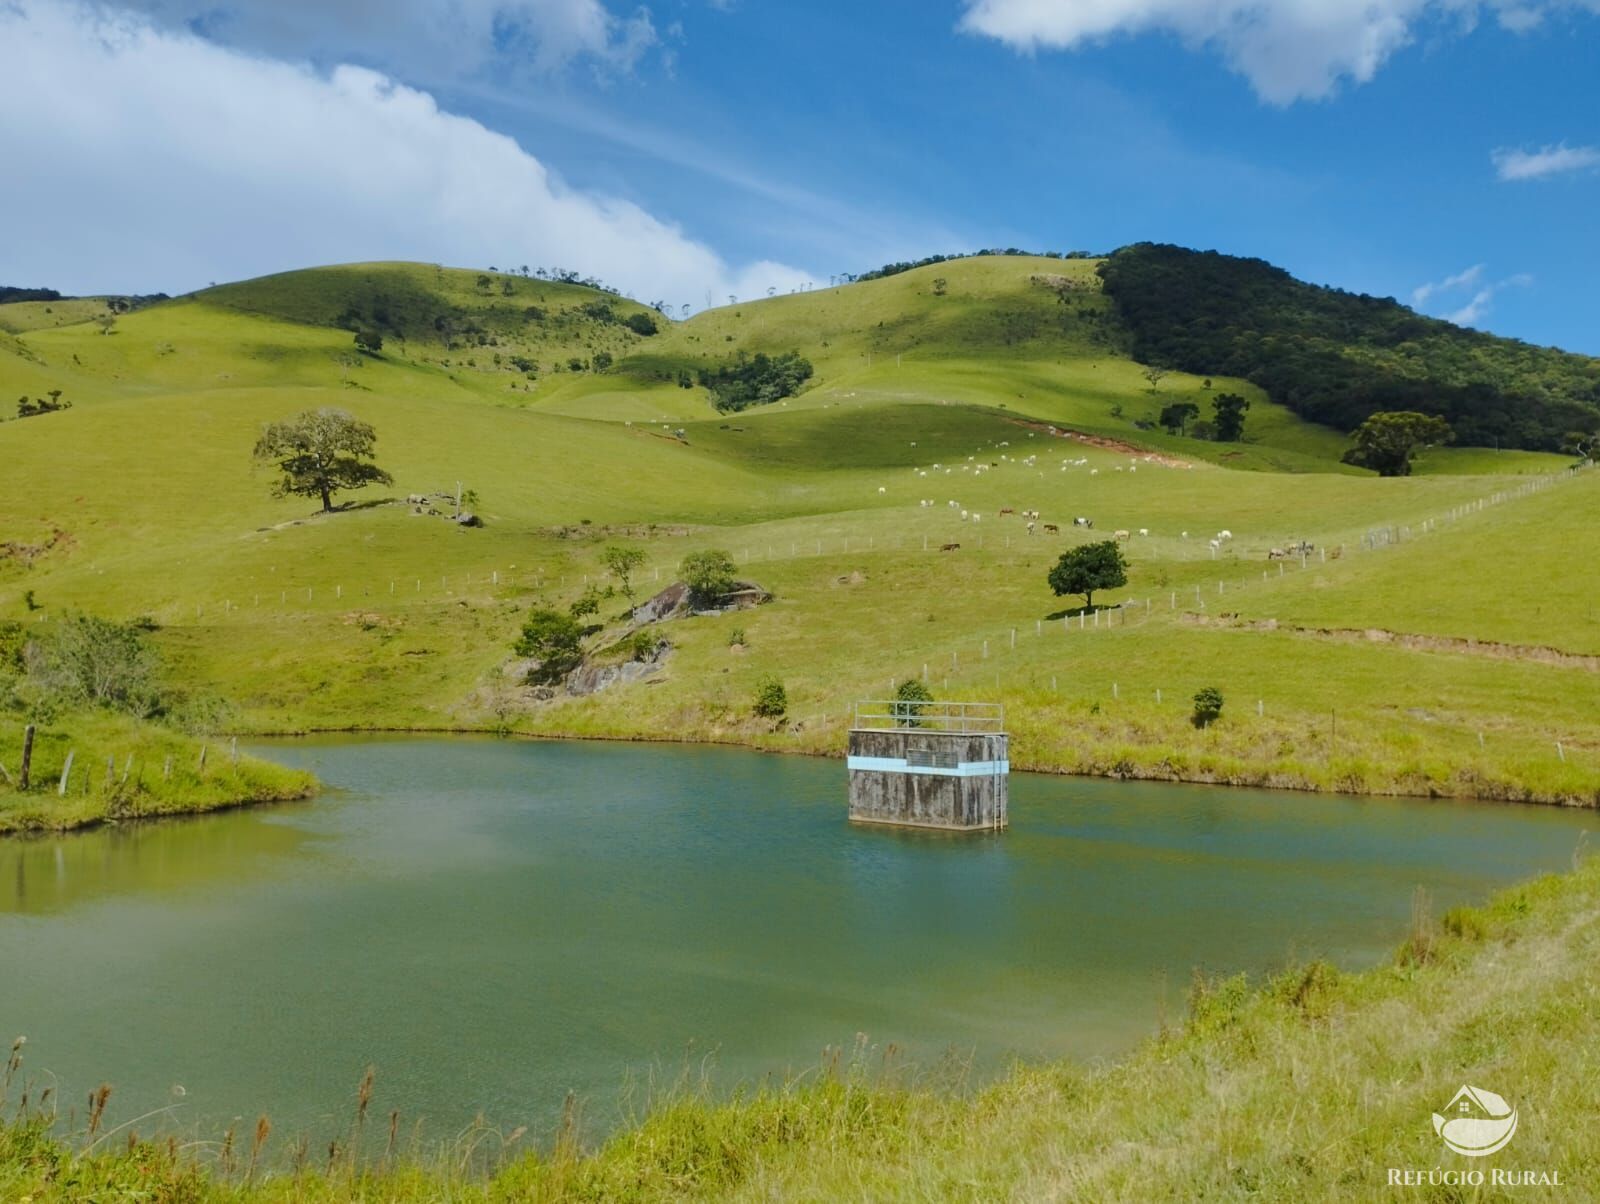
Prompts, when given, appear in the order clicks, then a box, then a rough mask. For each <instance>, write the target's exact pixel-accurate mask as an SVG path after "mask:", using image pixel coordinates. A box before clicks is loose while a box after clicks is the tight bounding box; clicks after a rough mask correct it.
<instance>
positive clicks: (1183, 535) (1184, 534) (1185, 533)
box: [1178, 531, 1189, 539]
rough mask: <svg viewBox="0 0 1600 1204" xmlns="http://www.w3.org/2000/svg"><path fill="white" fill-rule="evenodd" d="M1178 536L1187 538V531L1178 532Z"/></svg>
mask: <svg viewBox="0 0 1600 1204" xmlns="http://www.w3.org/2000/svg"><path fill="white" fill-rule="evenodd" d="M1178 538H1179V539H1188V538H1189V533H1188V532H1187V531H1184V532H1182V533H1180V534H1179V536H1178Z"/></svg>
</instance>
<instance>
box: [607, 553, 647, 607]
mask: <svg viewBox="0 0 1600 1204" xmlns="http://www.w3.org/2000/svg"><path fill="white" fill-rule="evenodd" d="M600 563H601V564H603V565H605V569H606V572H608V573H610V574H611V575H612V576H613V577H615V578H616V579H617V588H618V589H620V590H621V591H622V596H623V597H624V598H626V599H628V601H630V602H632V601H633V575H634V573H636V572H638V571H639V570H640V569H641V568H643V567H644V550H643V549H642V548H623V547H618V546H616V545H615V544H613V545H612V546H610V547H608V548H606V549H605V550H604V551H603V552H601V553H600Z"/></svg>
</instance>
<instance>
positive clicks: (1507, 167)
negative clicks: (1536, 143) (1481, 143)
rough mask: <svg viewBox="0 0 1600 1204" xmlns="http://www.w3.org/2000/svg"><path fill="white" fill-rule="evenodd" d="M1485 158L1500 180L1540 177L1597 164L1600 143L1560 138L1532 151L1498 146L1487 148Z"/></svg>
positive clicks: (1585, 169)
mask: <svg viewBox="0 0 1600 1204" xmlns="http://www.w3.org/2000/svg"><path fill="white" fill-rule="evenodd" d="M1489 158H1490V159H1491V160H1493V162H1494V170H1495V175H1496V176H1498V177H1499V178H1500V179H1501V180H1543V179H1547V178H1548V177H1550V176H1560V175H1566V174H1568V173H1569V172H1574V171H1593V170H1594V169H1595V168H1597V167H1600V146H1568V145H1567V144H1566V143H1565V142H1562V143H1559V144H1557V145H1556V146H1546V147H1543V148H1541V149H1539V150H1536V151H1526V150H1517V149H1513V148H1506V147H1502V148H1500V149H1499V150H1495V151H1491V152H1490V154H1489Z"/></svg>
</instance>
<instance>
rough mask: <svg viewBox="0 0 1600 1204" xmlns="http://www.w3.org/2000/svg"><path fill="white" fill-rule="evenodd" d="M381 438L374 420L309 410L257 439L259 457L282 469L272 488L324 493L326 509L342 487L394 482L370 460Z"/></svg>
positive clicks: (284, 492)
mask: <svg viewBox="0 0 1600 1204" xmlns="http://www.w3.org/2000/svg"><path fill="white" fill-rule="evenodd" d="M377 441H378V436H377V433H376V432H375V431H373V429H372V427H371V426H370V425H369V424H367V423H365V422H359V421H357V420H356V419H355V418H354V417H352V416H351V415H350V414H348V413H346V412H345V411H344V410H333V409H323V410H307V411H305V413H303V414H301V415H300V416H299V417H297V418H291V419H289V420H287V421H285V422H274V423H272V424H271V425H269V426H267V427H266V428H265V429H263V430H262V432H261V438H260V439H258V440H256V449H255V458H256V459H257V460H260V461H273V462H275V463H276V464H277V466H278V468H279V469H281V470H282V472H283V476H282V478H281V479H280V480H279V481H278V483H277V484H276V485H275V486H274V487H273V493H274V494H275V495H277V496H278V497H315V498H321V499H322V510H323V513H324V514H326V513H328V512H330V511H331V510H332V509H333V495H334V494H335V493H337V492H339V491H340V490H341V489H360V488H361V487H362V486H363V485H388V484H391V483H392V482H393V480H394V478H393V477H391V476H390V475H389V474H388V473H386V472H384V471H383V469H381V468H379V467H378V466H377V465H376V464H373V463H371V460H372V456H373V450H372V449H373V446H374V445H375V444H376V443H377Z"/></svg>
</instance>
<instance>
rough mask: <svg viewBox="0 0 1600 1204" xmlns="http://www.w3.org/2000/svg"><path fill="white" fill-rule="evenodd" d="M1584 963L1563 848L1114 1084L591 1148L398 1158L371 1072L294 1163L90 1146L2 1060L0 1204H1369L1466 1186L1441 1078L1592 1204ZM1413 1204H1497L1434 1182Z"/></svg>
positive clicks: (844, 1086)
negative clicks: (1371, 955)
mask: <svg viewBox="0 0 1600 1204" xmlns="http://www.w3.org/2000/svg"><path fill="white" fill-rule="evenodd" d="M1581 848H1582V846H1581V845H1580V851H1581ZM1597 965H1600V861H1597V860H1595V859H1592V858H1591V859H1588V860H1585V861H1582V862H1581V863H1580V862H1579V859H1578V853H1577V852H1575V854H1574V870H1573V872H1572V873H1570V874H1565V875H1560V876H1553V877H1546V878H1542V879H1539V880H1537V881H1534V882H1531V883H1528V884H1525V885H1523V886H1519V887H1516V888H1513V889H1511V890H1509V891H1506V892H1504V893H1502V894H1501V895H1499V896H1498V897H1497V898H1496V899H1495V900H1494V901H1493V902H1492V903H1491V904H1489V905H1488V906H1486V907H1483V908H1463V909H1458V910H1456V911H1452V912H1450V913H1448V914H1447V915H1446V916H1444V917H1443V918H1442V920H1440V921H1438V922H1436V921H1435V920H1434V919H1433V918H1432V916H1431V909H1430V908H1429V906H1428V905H1427V901H1426V898H1425V897H1424V896H1420V895H1419V896H1418V898H1417V900H1416V905H1415V907H1414V910H1413V921H1412V927H1411V931H1410V933H1409V934H1408V936H1407V939H1406V941H1405V944H1404V945H1403V946H1402V948H1401V949H1400V950H1399V951H1397V954H1396V956H1395V958H1394V959H1393V961H1392V962H1391V964H1389V965H1386V966H1383V967H1380V968H1378V969H1375V970H1372V971H1369V972H1366V973H1362V974H1354V975H1351V974H1344V973H1341V972H1340V971H1338V970H1337V969H1335V968H1334V967H1332V966H1330V965H1329V964H1327V963H1326V962H1313V963H1311V964H1309V965H1301V966H1295V967H1293V968H1291V969H1287V970H1285V971H1283V972H1282V973H1280V974H1278V975H1276V976H1275V977H1273V978H1271V979H1270V980H1268V981H1267V982H1265V983H1262V984H1257V985H1256V986H1254V987H1252V986H1250V985H1248V984H1247V983H1246V981H1245V979H1244V978H1243V977H1242V976H1235V977H1230V978H1221V979H1214V978H1209V977H1207V976H1205V975H1204V974H1197V976H1196V978H1195V981H1194V984H1193V986H1192V987H1191V990H1190V998H1189V1015H1188V1020H1187V1022H1186V1024H1185V1025H1184V1026H1183V1027H1182V1028H1181V1030H1177V1031H1163V1032H1162V1033H1161V1034H1160V1035H1158V1036H1157V1037H1154V1038H1152V1039H1151V1040H1150V1041H1148V1042H1147V1043H1146V1044H1144V1045H1143V1046H1142V1047H1140V1048H1139V1049H1137V1050H1136V1051H1134V1052H1133V1053H1132V1054H1131V1055H1129V1056H1128V1057H1127V1058H1125V1059H1122V1060H1120V1061H1117V1062H1113V1063H1110V1064H1106V1065H1096V1066H1089V1067H1083V1066H1076V1065H1072V1064H1069V1063H1051V1064H1044V1065H1038V1066H1019V1067H1017V1068H1015V1069H1014V1070H1013V1071H1012V1072H1011V1073H1010V1074H1009V1075H1007V1076H1005V1077H1004V1078H1002V1079H1001V1080H1000V1081H998V1082H996V1083H994V1084H992V1085H990V1086H988V1087H986V1088H983V1089H982V1090H979V1091H977V1092H952V1091H949V1090H941V1089H937V1088H935V1087H933V1086H931V1085H929V1084H927V1083H925V1082H918V1081H908V1080H907V1078H906V1076H904V1075H903V1074H900V1073H897V1072H895V1070H894V1068H893V1065H892V1059H891V1060H890V1061H889V1062H888V1063H887V1064H885V1063H883V1062H878V1061H874V1060H872V1059H868V1058H864V1057H862V1056H861V1055H862V1052H863V1049H864V1048H865V1047H862V1049H858V1050H857V1052H856V1056H854V1057H845V1056H842V1055H841V1056H839V1057H836V1058H833V1059H831V1060H829V1061H828V1062H826V1063H825V1064H824V1065H823V1066H822V1067H820V1068H819V1069H818V1070H817V1072H815V1073H814V1074H812V1075H809V1076H805V1077H804V1078H801V1079H798V1080H795V1081H791V1082H788V1083H785V1084H783V1085H781V1086H766V1087H759V1088H752V1089H750V1090H748V1091H746V1092H744V1093H743V1094H740V1095H737V1096H735V1097H734V1098H732V1099H717V1098H715V1097H713V1096H712V1095H711V1094H710V1093H709V1092H707V1091H706V1090H705V1089H704V1087H703V1085H702V1082H701V1081H700V1080H698V1079H696V1078H695V1077H694V1076H689V1077H688V1078H685V1079H682V1080H680V1081H678V1082H677V1083H675V1084H672V1085H671V1087H670V1088H669V1089H666V1090H662V1091H658V1092H656V1091H653V1092H651V1093H650V1098H649V1099H648V1100H646V1101H645V1106H644V1108H643V1110H642V1113H641V1115H640V1117H639V1118H638V1119H637V1120H636V1122H635V1123H632V1124H631V1125H629V1126H628V1127H626V1128H625V1129H623V1130H622V1131H621V1132H619V1133H617V1134H616V1135H614V1136H612V1137H610V1138H609V1139H607V1140H606V1141H604V1142H603V1143H601V1144H600V1145H598V1146H595V1147H585V1146H584V1145H583V1143H582V1142H581V1141H580V1140H579V1123H578V1115H577V1108H576V1105H575V1104H573V1103H571V1102H570V1101H569V1106H568V1108H567V1111H566V1114H565V1116H564V1118H563V1121H562V1123H561V1125H560V1128H559V1130H558V1131H557V1132H556V1133H554V1134H551V1135H548V1137H547V1139H546V1140H545V1141H543V1142H541V1143H538V1144H539V1148H538V1149H525V1148H524V1145H525V1140H524V1139H525V1138H526V1136H527V1135H526V1134H525V1133H523V1132H521V1131H514V1132H512V1133H509V1134H504V1135H502V1134H500V1133H499V1132H498V1131H496V1130H493V1129H491V1128H489V1127H488V1126H486V1125H483V1124H481V1123H479V1124H475V1125H473V1126H471V1127H469V1128H468V1129H467V1130H464V1131H463V1132H462V1133H460V1134H458V1135H456V1136H455V1137H454V1138H453V1139H451V1140H449V1141H446V1142H442V1143H438V1144H436V1145H434V1146H432V1147H430V1148H424V1146H423V1145H422V1144H421V1143H420V1142H418V1141H415V1140H413V1141H406V1140H402V1139H399V1138H398V1137H397V1133H398V1132H399V1131H400V1129H401V1126H400V1123H399V1118H397V1117H395V1116H393V1114H390V1116H389V1119H388V1121H387V1124H386V1125H377V1124H376V1123H375V1121H374V1119H373V1118H372V1116H369V1108H370V1105H371V1103H372V1101H373V1099H374V1098H375V1096H374V1094H373V1080H372V1079H371V1078H370V1077H368V1078H366V1079H364V1080H363V1083H362V1085H361V1086H360V1087H358V1089H357V1092H356V1096H355V1100H354V1104H353V1107H352V1111H351V1121H350V1124H349V1127H348V1128H347V1129H346V1130H345V1131H344V1132H343V1133H341V1134H338V1135H336V1136H335V1137H333V1138H332V1139H331V1140H325V1142H319V1143H318V1144H315V1145H313V1144H311V1143H309V1142H308V1141H306V1140H304V1139H301V1140H297V1141H293V1140H292V1141H289V1142H285V1143H283V1144H281V1145H280V1144H276V1143H277V1142H278V1141H279V1139H278V1138H277V1137H276V1136H275V1135H274V1134H273V1131H272V1129H271V1127H270V1123H269V1122H266V1121H265V1120H262V1121H258V1122H257V1123H256V1125H255V1127H254V1129H250V1130H247V1131H245V1132H244V1133H243V1134H242V1135H238V1136H236V1135H229V1136H226V1137H225V1138H224V1139H223V1141H222V1142H220V1143H218V1142H194V1141H188V1142H186V1141H183V1140H180V1139H178V1138H173V1137H167V1138H161V1139H155V1140H152V1139H146V1138H141V1137H139V1136H138V1135H137V1134H136V1133H135V1132H133V1129H134V1128H136V1127H137V1124H135V1123H133V1122H122V1123H121V1124H120V1125H111V1124H110V1123H109V1120H110V1118H109V1114H108V1112H107V1108H106V1101H105V1099H104V1097H103V1095H97V1097H95V1098H97V1099H98V1100H99V1105H98V1107H96V1104H95V1099H91V1100H90V1101H89V1102H88V1104H87V1105H86V1106H85V1105H80V1106H76V1107H71V1108H68V1107H66V1106H65V1105H64V1103H63V1101H59V1100H42V1099H40V1098H38V1097H35V1098H33V1099H30V1100H26V1102H24V1098H23V1096H19V1094H18V1084H19V1083H21V1081H22V1079H21V1076H20V1075H19V1074H18V1062H17V1058H18V1055H19V1053H20V1051H14V1053H13V1058H12V1061H11V1063H10V1064H9V1065H8V1071H7V1074H6V1085H5V1092H6V1094H5V1096H4V1103H3V1104H0V1107H3V1108H4V1111H5V1119H4V1122H3V1123H0V1198H5V1199H7V1200H11V1199H24V1198H26V1199H30V1200H31V1201H34V1202H35V1204H45V1202H47V1201H68V1200H71V1201H77V1200H83V1199H119V1200H120V1199H140V1200H153V1201H202V1202H211V1201H238V1202H240V1204H277V1202H290V1201H293V1202H296V1204H299V1202H322V1201H343V1200H360V1201H395V1202H408V1201H438V1200H445V1201H462V1202H466V1201H481V1202H484V1204H488V1202H502V1201H506V1202H509V1201H556V1200H594V1201H600V1200H607V1201H609V1200H647V1201H648V1200H670V1199H691V1198H692V1199H706V1198H712V1199H763V1200H765V1199H783V1200H842V1199H915V1200H930V1199H938V1200H946V1199H951V1200H1012V1199H1023V1200H1032V1199H1070V1200H1096V1201H1099V1200H1138V1201H1146V1200H1190V1199H1200V1198H1204V1199H1224V1200H1228V1199H1272V1200H1349V1199H1369V1198H1379V1197H1383V1196H1385V1195H1386V1194H1387V1193H1388V1191H1389V1189H1388V1187H1387V1183H1388V1171H1389V1168H1391V1167H1394V1168H1412V1169H1416V1168H1420V1169H1421V1170H1422V1171H1423V1172H1424V1175H1426V1172H1427V1171H1428V1170H1430V1169H1433V1168H1445V1169H1452V1170H1463V1169H1470V1163H1469V1160H1466V1159H1461V1158H1459V1157H1457V1156H1456V1155H1453V1154H1450V1153H1449V1152H1448V1151H1446V1150H1445V1149H1444V1147H1443V1146H1442V1145H1441V1144H1440V1143H1439V1141H1438V1139H1437V1137H1436V1136H1435V1134H1434V1131H1433V1127H1432V1123H1431V1115H1432V1113H1433V1112H1434V1111H1436V1110H1438V1109H1439V1108H1440V1107H1441V1106H1442V1105H1443V1104H1445V1103H1446V1102H1448V1101H1449V1099H1450V1098H1451V1096H1452V1095H1453V1094H1454V1093H1455V1091H1456V1089H1457V1088H1458V1087H1459V1086H1461V1085H1462V1084H1463V1083H1471V1084H1474V1085H1481V1086H1485V1087H1488V1088H1489V1089H1491V1090H1494V1091H1497V1092H1499V1093H1501V1094H1503V1095H1505V1096H1506V1098H1507V1099H1509V1100H1511V1101H1512V1102H1513V1104H1514V1105H1515V1106H1516V1107H1517V1108H1518V1109H1519V1113H1520V1116H1521V1124H1520V1127H1519V1129H1518V1133H1517V1137H1516V1140H1515V1142H1514V1143H1513V1145H1512V1146H1511V1147H1510V1148H1509V1149H1508V1150H1507V1151H1505V1152H1504V1153H1502V1154H1501V1155H1497V1156H1496V1157H1495V1158H1494V1159H1493V1160H1492V1164H1493V1165H1494V1166H1496V1167H1500V1168H1502V1169H1511V1170H1533V1171H1535V1172H1544V1173H1546V1174H1555V1175H1558V1176H1559V1177H1560V1180H1561V1182H1562V1183H1563V1184H1566V1185H1568V1186H1569V1187H1570V1188H1573V1189H1575V1190H1574V1191H1573V1192H1572V1193H1571V1194H1570V1196H1569V1197H1568V1198H1573V1199H1578V1198H1588V1197H1592V1195H1593V1194H1594V1193H1595V1191H1596V1190H1597V1189H1600V1123H1597V1122H1600V1103H1597V1101H1596V1097H1595V1095H1594V1092H1593V1088H1592V1084H1593V1082H1594V1081H1595V1075H1596V1072H1597V1071H1600V973H1597V972H1596V970H1597ZM26 1091H27V1089H26V1087H24V1088H23V1093H24V1095H25V1094H26ZM138 1123H139V1124H143V1123H145V1122H143V1121H140V1122H138ZM369 1126H372V1128H373V1129H374V1130H381V1131H368V1129H369ZM246 1145H248V1149H247V1148H245V1147H246ZM1485 1161H1491V1160H1485ZM1415 1196H1416V1198H1418V1199H1424V1200H1447V1199H1449V1200H1456V1199H1492V1198H1499V1194H1498V1193H1497V1192H1495V1191H1493V1190H1491V1189H1488V1188H1485V1189H1482V1190H1475V1189H1463V1188H1458V1187H1450V1188H1445V1187H1433V1188H1429V1187H1423V1188H1421V1189H1416V1190H1415Z"/></svg>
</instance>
